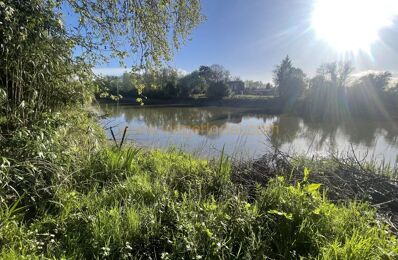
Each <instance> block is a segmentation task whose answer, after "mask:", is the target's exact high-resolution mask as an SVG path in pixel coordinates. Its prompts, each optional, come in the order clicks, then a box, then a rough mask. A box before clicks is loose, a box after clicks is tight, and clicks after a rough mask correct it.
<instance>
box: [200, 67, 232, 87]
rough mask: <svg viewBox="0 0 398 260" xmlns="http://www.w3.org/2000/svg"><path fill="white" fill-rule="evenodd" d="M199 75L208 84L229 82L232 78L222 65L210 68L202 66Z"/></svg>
mask: <svg viewBox="0 0 398 260" xmlns="http://www.w3.org/2000/svg"><path fill="white" fill-rule="evenodd" d="M199 75H200V76H201V77H202V78H203V79H204V80H206V82H207V84H210V83H212V82H220V81H224V82H227V81H228V80H229V78H230V72H229V71H228V70H226V69H225V68H224V67H223V66H222V65H218V64H213V65H211V66H210V67H209V66H200V68H199Z"/></svg>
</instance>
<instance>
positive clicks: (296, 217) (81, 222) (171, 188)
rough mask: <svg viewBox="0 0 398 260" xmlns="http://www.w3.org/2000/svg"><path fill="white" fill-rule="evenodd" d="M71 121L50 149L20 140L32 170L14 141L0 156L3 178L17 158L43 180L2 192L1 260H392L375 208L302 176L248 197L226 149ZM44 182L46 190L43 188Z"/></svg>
mask: <svg viewBox="0 0 398 260" xmlns="http://www.w3.org/2000/svg"><path fill="white" fill-rule="evenodd" d="M79 118H80V117H79ZM75 120H79V124H67V125H65V124H64V123H62V122H59V126H58V128H54V129H53V131H55V133H51V134H50V136H55V137H54V141H53V143H51V144H52V145H51V146H48V147H47V148H43V147H42V146H40V145H37V143H36V142H34V143H33V144H30V146H28V147H29V149H30V151H36V152H38V151H40V152H42V153H43V156H44V157H43V158H42V159H43V160H44V161H46V162H48V167H43V168H38V169H37V167H36V168H35V167H33V168H29V167H31V166H29V167H28V166H26V165H25V164H24V162H26V158H25V157H23V156H21V157H19V156H17V154H16V153H17V151H20V150H18V149H17V147H15V149H11V148H10V152H9V155H11V154H12V155H13V159H12V160H11V159H10V158H8V159H9V160H8V161H9V162H10V163H4V160H3V163H2V165H1V167H0V171H1V173H2V175H1V176H2V179H1V180H2V183H3V184H4V183H6V184H10V185H15V183H17V182H16V181H15V180H14V179H13V178H10V176H9V174H12V173H15V172H17V173H19V175H18V176H19V177H21V178H23V177H24V172H25V171H23V169H24V168H23V167H22V166H23V165H25V166H26V167H28V169H31V173H28V172H27V173H25V174H27V175H31V174H34V176H35V178H36V179H38V180H42V181H44V182H43V183H38V184H37V186H35V187H34V188H32V187H30V186H24V185H22V186H15V187H13V188H14V189H21V190H18V191H19V193H21V194H23V193H24V192H25V194H24V195H23V197H20V198H18V197H16V196H14V195H13V193H12V192H11V191H9V192H6V191H7V190H3V191H2V193H1V210H0V245H1V246H0V258H2V259H21V258H23V257H25V258H27V259H43V258H44V259H45V258H48V259H54V258H56V259H58V258H61V259H62V258H63V259H82V258H87V259H98V258H99V259H104V258H106V259H127V258H140V259H148V258H151V259H181V258H185V259H237V258H239V259H252V258H255V259H258V258H265V257H269V258H271V259H292V258H300V257H301V258H308V259H317V258H319V259H365V258H366V259H396V258H397V257H398V241H397V239H396V237H395V236H394V235H393V234H392V233H391V232H390V231H389V227H388V226H387V225H386V224H384V222H383V221H381V220H380V219H378V218H377V216H376V211H375V210H374V209H373V208H371V207H370V206H368V205H366V204H365V203H361V202H358V201H346V202H344V203H339V204H334V203H331V202H330V201H328V200H327V199H326V196H325V194H323V193H321V192H320V185H319V184H316V183H309V182H308V176H306V177H304V180H303V181H302V182H300V183H296V184H295V185H290V184H289V180H288V179H286V177H282V176H280V177H278V178H275V179H273V180H272V181H270V182H269V184H268V186H267V187H260V186H258V187H257V189H256V192H255V196H254V198H253V197H249V196H248V194H247V191H246V190H244V189H243V188H242V187H241V186H239V185H237V184H235V183H233V182H232V181H231V178H230V177H231V171H232V168H231V162H230V161H229V160H228V158H225V156H224V155H221V156H220V158H218V159H215V160H213V161H207V160H202V159H198V158H195V157H193V156H192V155H190V154H186V153H183V152H181V151H179V150H176V149H170V150H168V151H159V150H142V149H138V148H135V147H126V148H124V149H122V150H119V149H116V148H112V147H110V146H108V145H106V144H103V145H98V144H97V145H95V144H96V142H95V141H94V140H97V141H98V142H99V141H100V140H101V138H99V139H97V136H96V135H94V134H93V135H91V136H90V135H83V134H82V133H83V132H84V131H86V132H84V133H89V132H87V129H90V120H89V119H84V118H83V117H82V118H80V119H75ZM61 121H62V120H61ZM57 122H58V121H57ZM91 127H95V124H94V125H93V126H91ZM56 129H58V130H59V131H58V130H56ZM72 129H73V131H72ZM83 130H84V131H83ZM81 131H83V132H81ZM61 133H63V134H61ZM76 133H80V134H79V135H76ZM31 134H33V133H31ZM31 136H32V135H31ZM33 136H35V135H33ZM72 137H74V138H72ZM18 140H19V141H20V142H22V141H21V140H20V139H18ZM29 140H31V137H30V138H29ZM89 140H91V141H89ZM13 143H14V144H15V143H18V142H13ZM60 143H61V144H60ZM22 144H23V145H26V143H25V142H22ZM58 145H61V146H58ZM50 147H51V149H50ZM88 147H90V148H88ZM61 148H63V149H61ZM11 150H12V153H11ZM46 151H48V152H46ZM36 152H35V153H34V154H37V153H36ZM53 155H57V156H55V158H54V156H53ZM2 158H6V157H5V156H4V157H2ZM0 162H1V161H0ZM17 166H18V167H19V168H18V167H17ZM33 166H35V165H33ZM53 166H54V167H55V166H56V167H57V168H56V170H54V169H53V168H51V167H53ZM15 167H17V168H18V169H19V171H16V170H15ZM48 168H51V169H48ZM307 175H308V174H307ZM32 176H33V175H32ZM32 176H30V177H29V178H30V179H31V180H32V178H33V180H34V177H32ZM39 176H41V177H39ZM10 180H11V181H10ZM43 185H49V186H51V187H52V188H51V189H48V190H47V191H46V192H44V191H42V188H43V187H44V188H45V186H43ZM26 198H29V200H28V199H26ZM32 201H36V202H37V203H33V202H32ZM39 201H40V203H38V202H39ZM32 208H34V209H35V210H34V211H33V213H34V214H33V213H32Z"/></svg>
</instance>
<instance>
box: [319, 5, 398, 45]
mask: <svg viewBox="0 0 398 260" xmlns="http://www.w3.org/2000/svg"><path fill="white" fill-rule="evenodd" d="M397 14H398V0H314V6H313V12H312V17H311V27H312V28H313V29H314V30H315V32H316V35H317V36H318V37H319V38H320V39H322V40H324V41H326V42H327V43H328V44H329V45H330V46H331V47H333V48H334V49H336V50H337V51H341V52H355V51H359V50H363V51H367V52H368V51H370V47H371V45H372V44H373V43H375V42H376V41H377V40H379V31H380V29H382V28H384V27H388V26H391V25H392V24H393V21H394V18H395V16H396V15H397Z"/></svg>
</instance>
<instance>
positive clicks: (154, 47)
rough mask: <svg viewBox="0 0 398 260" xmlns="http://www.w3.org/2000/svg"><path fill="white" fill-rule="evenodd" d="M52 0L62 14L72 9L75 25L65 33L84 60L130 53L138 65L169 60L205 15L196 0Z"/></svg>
mask: <svg viewBox="0 0 398 260" xmlns="http://www.w3.org/2000/svg"><path fill="white" fill-rule="evenodd" d="M54 1H55V2H56V3H57V4H58V5H57V7H58V9H59V10H60V11H61V12H63V13H68V12H72V13H73V15H71V17H70V19H72V21H71V23H72V24H76V25H77V26H68V27H67V35H68V38H70V39H73V41H74V43H75V44H76V45H78V46H79V47H81V49H82V50H83V54H82V57H83V58H85V61H86V62H89V61H92V62H95V61H101V60H105V61H106V60H107V59H108V58H109V57H111V58H112V57H116V58H119V59H120V61H121V62H123V61H124V60H125V58H127V57H131V58H134V60H137V61H138V62H137V63H136V64H134V65H136V66H135V68H136V69H141V68H143V67H145V68H149V67H151V65H160V64H161V63H162V61H164V60H166V61H167V60H170V59H171V57H172V54H173V51H174V50H175V49H179V47H180V46H181V44H183V43H185V42H186V40H187V38H188V36H189V34H190V33H191V32H192V30H193V29H194V28H195V27H196V26H197V25H198V24H199V23H200V22H201V21H203V19H204V17H203V16H202V15H201V13H200V12H201V5H200V1H199V0H169V1H141V0H118V1H108V0H99V1H98V0H97V1H94V0H89V1H87V0H54ZM104 53H105V54H104Z"/></svg>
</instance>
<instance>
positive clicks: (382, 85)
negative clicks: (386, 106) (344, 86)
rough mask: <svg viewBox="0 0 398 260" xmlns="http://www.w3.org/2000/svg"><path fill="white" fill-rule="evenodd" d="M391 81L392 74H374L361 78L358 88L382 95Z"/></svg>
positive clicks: (385, 72) (386, 72)
mask: <svg viewBox="0 0 398 260" xmlns="http://www.w3.org/2000/svg"><path fill="white" fill-rule="evenodd" d="M391 79H392V74H391V73H390V72H388V71H384V72H378V73H374V72H372V73H368V74H366V75H364V76H362V77H360V78H359V80H358V83H357V86H359V87H364V88H371V89H373V90H375V91H376V92H379V93H380V92H383V91H385V90H387V88H388V84H389V82H390V81H391Z"/></svg>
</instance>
